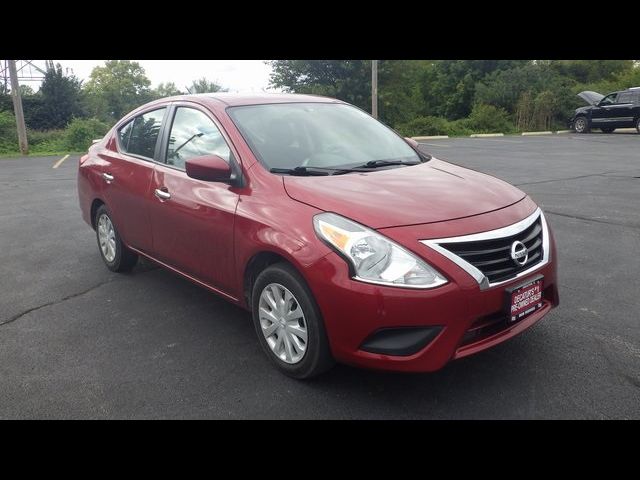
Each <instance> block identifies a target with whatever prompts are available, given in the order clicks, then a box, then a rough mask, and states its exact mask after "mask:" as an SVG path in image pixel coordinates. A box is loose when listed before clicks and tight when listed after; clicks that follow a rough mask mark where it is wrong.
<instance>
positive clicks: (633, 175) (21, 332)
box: [0, 133, 640, 419]
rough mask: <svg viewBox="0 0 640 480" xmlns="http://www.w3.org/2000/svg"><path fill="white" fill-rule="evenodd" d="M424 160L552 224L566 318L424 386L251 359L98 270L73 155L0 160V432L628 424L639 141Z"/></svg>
mask: <svg viewBox="0 0 640 480" xmlns="http://www.w3.org/2000/svg"><path fill="white" fill-rule="evenodd" d="M422 148H423V149H424V150H426V151H428V152H430V153H432V154H434V155H435V156H437V157H439V158H442V159H444V160H448V161H451V162H453V163H457V164H461V165H464V166H468V167H471V168H474V169H477V170H481V171H484V172H487V173H490V174H493V175H496V176H498V177H500V178H503V179H505V180H507V181H509V182H511V183H514V184H516V185H518V186H519V187H520V188H522V189H523V190H524V191H526V192H527V193H529V194H530V195H531V196H532V197H533V199H534V200H536V201H537V202H538V203H539V204H540V205H541V206H542V207H543V208H544V209H545V211H546V212H547V218H548V220H549V221H550V223H551V225H552V228H553V229H554V231H555V235H556V240H557V243H558V250H559V251H558V256H559V282H560V301H561V305H560V307H559V308H558V309H556V310H555V311H553V312H552V313H551V314H550V315H548V316H547V317H546V318H545V319H544V320H542V321H541V322H540V323H538V324H537V325H535V326H534V327H532V328H531V329H529V330H528V331H526V332H525V333H523V334H522V335H520V336H518V337H516V338H514V339H512V340H510V341H508V342H505V343H503V344H501V345H499V346H497V347H495V348H493V349H491V350H488V351H485V352H483V353H481V354H478V355H475V356H472V357H468V358H465V359H462V360H458V361H455V362H453V363H450V364H449V365H448V366H447V367H446V368H444V369H443V370H441V371H439V372H436V373H432V374H411V375H407V374H392V373H378V372H371V371H363V370H357V369H354V368H350V367H346V366H337V367H336V368H335V369H334V370H332V371H331V372H329V373H328V374H326V375H324V376H322V377H320V378H318V379H316V380H314V381H310V382H299V381H296V380H292V379H289V378H287V377H284V376H283V375H281V374H280V373H278V372H277V371H276V370H275V369H273V368H272V367H271V366H270V364H269V363H268V362H267V360H266V358H264V356H263V353H262V352H261V350H260V347H259V345H258V342H257V340H256V338H255V334H254V331H253V328H252V325H251V320H250V317H249V314H248V313H246V312H244V311H243V310H240V309H239V308H236V307H234V306H232V305H231V304H229V303H227V302H225V301H224V300H222V299H219V298H217V297H216V296H214V295H212V294H210V293H208V292H206V291H205V290H203V289H201V288H199V287H197V286H195V285H193V284H191V283H189V282H187V281H186V280H183V279H181V278H179V277H177V276H176V275H174V274H172V273H169V272H167V271H164V270H162V269H159V268H157V267H155V266H153V265H150V264H148V263H143V264H140V265H138V266H137V267H136V269H135V270H134V272H133V273H132V274H128V275H119V274H114V273H111V272H109V271H108V270H107V269H106V268H105V267H104V265H103V263H102V261H101V259H100V257H99V255H98V251H97V246H96V242H95V236H94V232H93V231H92V230H91V229H90V228H89V227H88V226H87V225H86V224H85V223H84V222H83V221H82V219H81V218H80V211H79V208H78V205H77V195H76V180H75V177H76V166H77V157H75V158H74V157H70V158H69V159H67V160H66V161H65V162H64V163H62V165H60V167H59V168H56V169H53V168H52V166H53V164H54V163H55V162H56V161H57V160H58V158H59V157H46V158H23V159H0V266H1V270H0V272H1V275H0V418H125V419H126V418H222V419H226V418H294V419H301V418H318V419H321V418H335V419H351V418H376V419H484V418H504V419H517V418H531V419H538V418H590V419H602V418H640V308H639V306H640V301H639V300H638V286H639V285H640V281H639V279H640V255H638V252H640V208H638V207H639V206H640V135H637V134H611V135H605V134H595V133H594V134H591V135H574V134H564V135H553V136H540V137H498V138H477V139H476V138H461V139H448V140H432V141H425V143H423V144H422Z"/></svg>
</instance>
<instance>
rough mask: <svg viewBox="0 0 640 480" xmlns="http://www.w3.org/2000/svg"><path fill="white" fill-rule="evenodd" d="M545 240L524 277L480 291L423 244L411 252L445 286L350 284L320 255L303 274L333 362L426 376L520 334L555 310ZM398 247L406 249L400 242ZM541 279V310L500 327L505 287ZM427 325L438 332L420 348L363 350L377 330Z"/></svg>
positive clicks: (342, 268) (334, 262) (552, 266)
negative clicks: (540, 257)
mask: <svg viewBox="0 0 640 480" xmlns="http://www.w3.org/2000/svg"><path fill="white" fill-rule="evenodd" d="M531 203H533V202H531ZM522 208H523V206H522V205H521V206H519V207H518V208H517V209H515V210H513V209H512V212H511V214H512V215H516V216H517V215H520V214H521V213H516V212H521V211H522ZM529 213H530V212H529ZM483 217H487V219H488V224H489V225H490V224H491V222H495V221H497V219H498V216H497V215H496V214H489V215H488V216H484V215H483ZM503 218H504V215H503ZM520 218H522V217H520ZM503 221H504V220H503ZM458 222H459V221H458ZM447 223H455V222H447ZM459 227H460V228H462V225H459ZM445 228H450V229H451V228H453V229H455V228H457V227H455V226H452V225H449V226H448V227H445ZM488 228H489V229H492V228H493V227H492V226H489V227H488ZM394 230H397V231H396V232H395V234H394V235H393V236H392V235H391V234H390V233H389V232H384V233H386V234H388V235H389V236H391V237H392V238H393V237H396V238H394V239H395V240H401V238H402V236H403V235H405V234H408V235H414V232H409V231H405V232H402V229H394ZM410 230H411V229H410ZM414 238H416V237H415V236H414ZM549 241H550V249H551V250H550V251H551V258H550V260H549V262H548V263H547V264H545V265H544V266H541V267H540V268H539V269H536V270H535V271H533V272H531V273H530V274H529V275H527V276H525V277H521V278H518V279H514V280H513V281H510V282H507V283H505V284H502V285H500V286H497V287H493V288H489V289H486V290H480V287H479V285H478V283H477V282H476V281H475V280H474V279H473V278H472V277H471V276H470V275H469V274H468V273H467V272H465V271H464V270H462V269H461V268H460V267H459V266H457V265H456V264H455V263H453V262H451V260H449V259H447V258H445V257H444V256H442V255H440V254H438V253H437V252H435V251H432V250H430V249H428V247H426V246H424V250H421V251H420V250H419V249H420V247H419V246H417V247H416V248H414V249H413V250H414V251H415V252H416V253H421V254H422V256H423V257H424V258H425V259H426V260H427V261H429V263H431V264H432V265H433V266H434V267H436V268H437V269H438V270H440V271H441V272H443V273H444V274H445V275H446V276H447V277H448V279H449V283H447V284H446V285H443V286H441V287H438V288H434V289H430V290H416V289H403V288H397V287H386V286H379V285H373V284H368V283H363V282H359V281H355V280H352V279H351V278H350V277H349V272H348V268H347V264H346V263H345V261H344V260H343V259H342V258H341V257H339V256H338V255H337V254H334V253H331V254H329V255H327V256H325V257H323V258H322V259H321V260H319V261H318V262H316V263H315V264H314V265H313V266H311V267H309V268H308V269H307V271H306V272H305V273H306V276H307V280H308V282H309V285H310V286H311V289H312V291H313V294H314V296H315V298H316V301H317V303H318V306H319V307H320V310H321V312H322V315H323V318H324V322H325V326H326V330H327V335H328V337H329V343H330V345H331V350H332V353H333V355H334V357H335V358H336V360H338V361H340V362H343V363H347V364H351V365H356V366H360V367H365V368H373V369H380V370H398V371H407V372H409V371H412V372H429V371H434V370H438V369H440V368H442V367H443V366H444V365H445V364H446V363H448V362H449V361H450V360H453V359H456V358H461V357H465V356H467V355H471V354H473V353H477V352H479V351H482V350H484V349H487V348H489V347H492V346H494V345H496V344H498V343H500V342H502V341H505V340H507V339H509V338H511V337H513V336H515V335H517V334H519V333H520V332H522V331H523V330H525V329H527V328H528V327H530V326H531V325H533V324H534V323H536V322H537V321H539V320H540V319H541V318H542V317H544V315H546V314H547V313H548V312H549V311H550V310H551V309H552V308H553V307H555V306H556V305H558V299H559V297H558V288H557V272H556V251H555V242H554V240H553V234H550V239H549ZM403 244H404V245H408V243H406V241H405V242H403ZM540 274H541V275H543V276H544V284H543V307H542V308H541V309H539V310H538V311H536V312H535V313H533V314H531V315H529V316H528V317H525V318H524V319H523V320H521V321H519V322H516V323H513V324H509V323H507V321H506V315H503V314H502V313H501V312H502V311H503V308H504V300H505V293H504V292H505V289H507V288H509V287H513V286H516V285H521V284H523V283H526V282H527V280H528V279H529V278H533V277H535V276H536V275H540ZM429 326H432V327H439V328H437V329H436V332H437V335H432V338H428V342H427V340H425V342H427V343H426V344H425V346H424V347H423V348H420V349H419V350H418V351H417V352H415V353H411V354H408V355H406V354H405V355H389V354H384V353H372V352H370V351H366V350H365V349H364V348H363V344H365V348H366V344H367V341H368V340H369V339H371V338H372V336H373V337H375V334H376V333H377V332H379V331H380V330H383V329H386V330H388V329H396V328H406V327H414V328H415V327H429ZM417 330H419V329H417ZM425 338H426V337H425Z"/></svg>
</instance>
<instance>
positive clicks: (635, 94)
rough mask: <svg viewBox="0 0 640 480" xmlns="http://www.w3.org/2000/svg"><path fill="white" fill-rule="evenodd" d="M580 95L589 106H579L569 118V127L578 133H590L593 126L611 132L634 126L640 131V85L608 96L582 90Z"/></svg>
mask: <svg viewBox="0 0 640 480" xmlns="http://www.w3.org/2000/svg"><path fill="white" fill-rule="evenodd" d="M578 96H579V97H580V98H582V99H583V100H584V101H585V102H587V103H588V104H589V106H586V107H580V108H577V109H576V111H575V113H574V114H573V116H572V117H571V118H570V119H569V128H571V129H573V130H575V131H576V132H577V133H588V132H589V131H591V129H592V128H599V129H600V130H602V131H603V132H605V133H611V132H613V131H614V130H615V129H616V128H633V127H635V128H636V130H637V131H638V133H640V87H633V88H628V89H627V90H621V91H619V92H613V93H610V94H609V95H607V96H604V95H602V94H600V93H597V92H591V91H586V92H580V93H579V94H578Z"/></svg>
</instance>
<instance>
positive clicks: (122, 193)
mask: <svg viewBox="0 0 640 480" xmlns="http://www.w3.org/2000/svg"><path fill="white" fill-rule="evenodd" d="M166 113H167V108H166V107H162V108H156V109H153V110H150V111H147V112H144V113H141V114H140V115H138V116H136V117H135V118H133V119H132V120H130V121H129V122H127V123H126V124H124V125H123V126H121V127H120V128H119V129H118V130H117V132H116V133H117V142H116V143H117V148H118V151H117V152H112V151H107V153H105V154H102V155H101V158H102V160H104V164H103V166H102V179H103V181H104V182H105V183H106V186H105V190H104V197H105V202H106V204H107V207H108V208H109V210H110V212H111V215H112V217H113V221H114V222H115V224H116V228H117V229H118V232H119V233H120V235H121V237H122V239H123V240H124V242H125V243H126V244H127V245H129V246H131V247H134V248H137V249H139V250H142V251H146V252H149V251H150V250H151V246H152V239H151V224H150V222H149V213H148V207H149V202H150V200H151V191H150V187H151V180H152V178H153V168H154V160H155V159H156V158H157V156H158V154H159V141H158V140H159V136H160V135H159V133H160V128H161V126H162V121H163V118H164V116H165V114H166Z"/></svg>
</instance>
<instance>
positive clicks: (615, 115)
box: [591, 93, 624, 128]
mask: <svg viewBox="0 0 640 480" xmlns="http://www.w3.org/2000/svg"><path fill="white" fill-rule="evenodd" d="M617 98H618V93H611V94H609V95H607V96H606V97H604V98H603V99H602V100H601V101H600V103H598V105H597V106H595V107H593V109H592V110H591V126H592V127H595V128H615V127H616V124H618V123H619V122H620V121H621V119H620V117H621V116H622V114H623V111H622V109H621V108H622V107H624V106H623V105H620V104H619V103H618V101H617Z"/></svg>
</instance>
